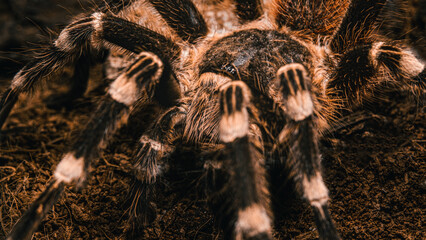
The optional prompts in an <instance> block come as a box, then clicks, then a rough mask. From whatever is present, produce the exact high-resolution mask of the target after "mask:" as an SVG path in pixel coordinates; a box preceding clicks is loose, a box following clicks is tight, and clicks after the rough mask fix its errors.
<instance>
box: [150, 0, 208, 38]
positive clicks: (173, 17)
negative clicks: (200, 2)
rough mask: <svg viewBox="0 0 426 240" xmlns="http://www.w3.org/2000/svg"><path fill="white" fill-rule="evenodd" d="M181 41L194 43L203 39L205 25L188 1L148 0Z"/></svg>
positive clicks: (205, 29)
mask: <svg viewBox="0 0 426 240" xmlns="http://www.w3.org/2000/svg"><path fill="white" fill-rule="evenodd" d="M149 2H150V3H151V4H152V5H153V6H154V7H155V9H156V10H157V11H158V12H159V13H160V15H161V16H162V17H163V19H164V20H166V22H167V23H168V24H169V26H170V27H171V28H172V29H174V30H175V32H176V33H177V34H178V35H179V36H180V38H181V39H183V40H185V41H188V42H190V43H194V42H195V41H196V40H197V39H199V38H202V37H205V36H206V35H207V32H208V28H207V24H206V22H205V21H204V19H203V17H202V15H201V13H200V12H199V11H198V9H197V8H196V7H195V5H194V3H193V2H192V1H190V0H149Z"/></svg>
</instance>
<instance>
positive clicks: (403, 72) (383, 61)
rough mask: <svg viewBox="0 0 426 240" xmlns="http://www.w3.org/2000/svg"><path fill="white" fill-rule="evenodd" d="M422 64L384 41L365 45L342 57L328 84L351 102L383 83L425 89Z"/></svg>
mask: <svg viewBox="0 0 426 240" xmlns="http://www.w3.org/2000/svg"><path fill="white" fill-rule="evenodd" d="M424 67H425V66H424V63H423V62H422V61H420V60H418V59H417V58H416V57H415V56H414V55H413V53H412V52H411V51H409V50H407V49H401V48H399V47H397V46H395V45H394V44H390V43H384V42H375V43H373V44H365V45H361V46H359V47H356V48H354V49H351V50H350V51H347V52H346V53H345V54H344V55H343V56H342V57H341V59H340V62H339V63H338V65H337V68H336V69H335V74H334V75H332V76H331V80H330V81H329V83H328V86H327V87H328V90H329V93H330V94H333V95H337V96H338V98H339V99H343V100H344V101H345V102H346V103H348V104H349V105H354V104H358V103H361V102H362V101H363V100H364V99H368V98H369V97H371V95H372V93H373V90H374V89H375V86H378V85H380V84H382V83H386V84H387V85H391V86H392V85H393V86H399V87H405V88H407V87H408V88H410V89H412V90H416V89H425V87H426V85H425V68H424Z"/></svg>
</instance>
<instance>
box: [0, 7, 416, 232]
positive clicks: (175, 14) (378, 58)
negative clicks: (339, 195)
mask: <svg viewBox="0 0 426 240" xmlns="http://www.w3.org/2000/svg"><path fill="white" fill-rule="evenodd" d="M384 2H385V1H359V0H354V1H352V2H351V3H350V5H349V6H348V7H347V8H346V6H342V7H341V8H340V7H338V6H336V4H338V3H342V2H341V1H302V0H300V1H284V0H277V1H274V2H273V3H274V4H271V5H270V6H272V7H271V9H269V10H266V9H265V12H266V13H268V14H263V15H262V13H263V11H264V6H263V4H262V2H261V1H258V0H251V1H239V0H236V1H234V2H233V4H234V5H235V7H234V8H232V9H233V11H234V14H235V15H236V16H237V18H238V19H239V21H240V22H241V23H242V24H241V25H240V26H239V28H238V29H234V30H232V31H231V32H228V33H225V34H215V33H214V32H212V33H211V32H209V24H207V23H206V21H205V19H204V17H203V14H205V13H202V11H201V12H200V11H199V10H198V8H197V7H196V5H195V4H194V3H193V2H192V1H189V0H179V1H171V0H170V1H169V0H167V1H156V0H150V1H136V2H135V3H134V4H136V5H134V8H130V9H133V10H134V9H138V10H140V11H141V12H142V13H141V12H139V13H134V15H132V16H127V18H129V20H132V21H128V20H125V19H123V18H122V17H119V16H116V15H114V14H110V13H105V12H102V11H99V12H95V13H93V14H91V15H90V16H87V17H83V18H80V19H77V20H75V21H73V22H72V23H71V24H70V25H68V26H66V27H65V28H64V30H62V32H61V33H60V35H59V37H58V38H57V40H55V41H54V42H53V43H52V45H51V46H49V47H48V48H47V49H46V50H45V51H44V52H42V54H41V55H40V56H39V57H38V58H37V59H35V60H34V61H32V62H30V63H28V64H27V65H26V66H25V67H24V68H23V69H22V70H21V71H20V72H19V73H18V74H17V75H16V76H15V78H14V80H13V81H12V84H11V86H10V87H9V88H8V89H6V91H5V92H4V94H3V96H2V99H1V102H0V126H1V125H3V123H4V120H5V119H6V117H7V115H8V114H9V112H10V110H11V109H12V107H13V105H14V103H15V102H16V101H17V97H18V95H19V94H20V93H21V92H25V91H28V90H30V89H31V88H32V86H33V85H34V83H35V82H37V81H38V80H39V79H41V78H43V77H46V76H48V75H49V73H50V72H52V71H53V72H56V71H60V70H61V68H63V67H64V66H66V65H68V64H72V65H74V66H75V75H76V76H79V77H81V79H83V80H82V81H83V84H82V85H84V84H87V76H85V75H87V73H86V71H81V70H80V69H86V68H87V66H86V65H85V63H86V61H84V59H85V58H86V57H87V56H86V55H87V54H88V53H89V52H90V53H91V54H96V53H97V52H101V51H102V50H105V49H112V50H117V49H118V50H119V52H120V51H121V52H122V53H124V54H129V55H131V56H132V57H131V58H130V60H131V61H130V63H129V64H128V65H127V66H126V67H125V68H124V69H123V71H121V72H120V73H119V74H117V75H116V76H115V77H114V79H113V81H112V82H111V84H110V85H109V88H108V90H107V93H106V95H105V96H104V98H103V99H102V101H101V102H100V104H99V106H98V108H97V110H96V111H95V112H94V113H93V116H92V118H91V119H90V121H88V123H87V124H86V127H85V129H84V130H83V131H82V132H81V133H80V134H78V136H77V137H76V140H75V141H74V143H73V144H72V145H71V147H70V149H69V151H68V152H67V153H64V156H63V158H62V160H61V161H60V162H59V164H58V165H57V167H56V170H55V172H54V174H53V177H52V180H51V182H50V183H49V184H48V186H47V188H46V190H45V191H44V192H43V193H42V194H41V195H40V197H39V198H38V199H37V200H36V201H35V202H34V203H33V204H32V205H31V207H30V209H29V210H28V211H27V212H26V213H25V214H24V216H23V217H22V218H21V219H20V220H19V221H18V223H17V224H16V225H15V227H14V228H13V230H12V232H11V233H10V235H9V237H8V238H7V239H8V240H12V239H30V238H31V235H32V232H33V231H35V230H36V229H37V226H38V225H39V224H40V221H41V220H42V219H43V217H44V216H45V215H46V214H47V213H48V211H49V210H50V208H51V207H52V206H53V204H55V202H56V201H57V199H58V198H59V196H60V195H61V193H62V192H63V190H64V187H65V186H66V185H68V184H75V185H76V186H77V187H81V186H83V183H84V182H85V181H86V180H87V177H88V175H89V168H90V166H91V165H92V161H93V160H95V159H96V157H95V156H96V154H97V152H98V150H99V149H100V148H103V147H105V145H106V143H107V141H108V139H109V138H111V136H112V135H113V133H114V132H116V130H117V129H118V128H119V127H120V126H122V125H123V124H126V122H127V119H128V118H129V115H130V114H131V112H132V110H133V108H135V107H136V106H142V108H144V107H146V106H147V105H150V104H154V105H157V106H158V108H159V110H158V112H156V114H155V115H153V116H151V117H149V119H148V121H149V122H151V124H150V126H149V127H148V128H147V129H146V130H145V131H144V132H143V133H141V137H140V141H139V142H140V144H139V147H138V149H137V151H136V154H135V156H134V157H133V174H134V178H135V181H136V182H137V183H136V184H135V190H134V191H133V199H134V201H133V202H132V206H131V207H130V210H129V213H130V218H131V219H132V221H134V222H135V223H137V224H136V225H137V226H144V225H145V224H149V223H150V222H152V221H153V219H155V212H156V211H155V207H154V205H155V204H154V203H155V202H156V199H155V194H153V193H154V192H155V188H156V185H157V183H158V178H161V177H163V176H164V174H165V172H167V171H170V170H171V169H170V166H171V165H172V164H170V162H172V161H173V160H174V159H173V158H171V157H170V156H173V153H175V152H176V150H177V148H180V147H182V146H184V147H185V148H188V149H191V150H193V151H194V152H197V153H199V152H201V153H202V154H201V155H202V157H200V161H201V163H199V165H202V166H203V170H204V171H205V172H206V174H205V179H204V180H205V181H206V183H207V191H206V192H207V195H208V199H209V203H210V205H211V206H212V208H213V209H214V214H215V215H216V218H217V220H218V222H219V224H220V226H221V227H222V229H223V230H224V233H225V238H227V239H238V240H240V239H272V238H273V237H272V235H273V230H272V229H273V226H272V225H273V212H272V210H271V207H270V195H271V194H273V193H269V184H268V181H267V179H268V172H267V169H269V170H270V169H271V168H279V169H274V170H278V171H280V170H281V169H284V168H288V169H289V172H290V173H289V174H288V175H289V178H290V179H291V180H292V181H293V183H294V185H295V189H296V191H297V192H298V194H299V195H300V196H301V197H302V198H303V199H305V200H306V201H307V202H308V203H309V204H310V206H311V208H312V211H313V213H314V218H315V223H316V226H317V229H318V232H319V236H320V239H340V237H339V234H338V233H337V230H336V228H335V226H334V223H333V221H332V219H331V216H330V213H329V210H328V200H329V196H328V190H327V187H326V186H325V183H324V181H323V178H322V174H321V157H320V156H321V155H320V151H319V144H318V142H319V138H320V137H321V135H322V134H323V132H326V131H327V128H328V127H329V125H331V124H333V121H335V118H336V117H337V116H338V115H339V111H340V110H342V109H343V108H345V109H349V110H350V109H351V108H352V107H353V106H358V105H360V104H361V103H362V101H365V99H369V98H370V97H371V95H372V91H370V90H371V89H373V88H374V87H376V86H380V84H383V83H384V82H390V83H392V84H394V85H397V86H403V87H409V88H412V89H424V63H423V62H422V61H421V60H419V59H418V58H416V56H415V55H414V54H413V53H412V52H411V51H410V50H409V49H407V48H406V47H404V46H392V43H389V42H384V41H379V40H380V39H379V38H377V37H376V36H375V35H373V34H372V32H374V30H375V24H376V20H377V16H378V14H379V12H380V9H381V7H382V5H383V3H384ZM342 9H344V10H345V12H344V13H345V14H344V15H343V14H341V16H340V17H339V14H338V12H339V11H340V10H342ZM131 11H132V10H130V12H131ZM123 12H124V13H125V12H126V10H123ZM136 12H138V11H136ZM150 12H154V14H153V16H152V17H149V18H148V20H145V21H138V19H139V18H143V16H145V13H146V14H147V15H150V14H152V13H150ZM124 13H122V16H124V15H125V14H124ZM302 13H303V14H306V18H302V19H300V18H299V17H300V16H298V14H302ZM316 15H318V16H322V17H323V19H321V21H318V22H317V21H315V18H313V16H316ZM160 16H161V18H160ZM261 16H262V17H261ZM150 19H156V20H158V22H159V23H156V24H152V23H150V22H149V21H150ZM161 24H167V26H168V27H169V28H170V29H169V28H166V27H164V28H165V29H166V30H164V29H163V28H161ZM313 39H318V40H313ZM324 39H325V40H324ZM86 53H87V54H86ZM112 55H113V54H112ZM85 73H86V74H85ZM82 75H84V76H82ZM414 79H416V81H413V80H414ZM75 81H76V82H78V81H81V80H79V78H78V77H76V78H75ZM84 81H86V83H84ZM80 83H81V82H80ZM84 89H85V88H84V87H83V88H82V89H80V90H83V91H84Z"/></svg>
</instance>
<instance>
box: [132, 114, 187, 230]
mask: <svg viewBox="0 0 426 240" xmlns="http://www.w3.org/2000/svg"><path fill="white" fill-rule="evenodd" d="M185 114H186V111H185V109H183V108H182V107H180V106H175V107H172V108H170V109H169V110H167V111H166V112H165V113H163V114H162V115H161V116H160V117H159V118H158V119H157V121H156V122H155V123H154V124H153V125H152V126H151V127H150V128H149V129H151V130H149V131H148V132H146V133H144V135H142V137H141V138H140V146H139V149H138V152H137V154H136V156H135V157H134V164H133V167H134V175H135V184H134V188H133V189H132V190H133V191H132V195H133V196H132V198H133V201H132V205H131V207H130V211H129V213H130V220H131V224H133V226H135V227H136V228H137V227H140V226H144V225H147V224H149V223H150V222H152V221H153V220H154V219H155V216H156V212H155V207H154V206H153V203H154V200H155V189H156V182H157V178H160V177H161V176H163V174H164V173H165V172H166V171H167V170H168V168H169V167H168V164H167V162H166V159H167V156H169V155H170V154H171V153H172V152H173V151H174V147H173V146H172V141H173V140H174V139H175V138H176V137H179V136H177V135H179V134H178V132H177V131H176V129H175V127H176V126H177V125H179V124H181V123H182V120H183V119H184V117H185ZM133 228H134V227H133ZM131 230H132V231H133V230H135V229H131Z"/></svg>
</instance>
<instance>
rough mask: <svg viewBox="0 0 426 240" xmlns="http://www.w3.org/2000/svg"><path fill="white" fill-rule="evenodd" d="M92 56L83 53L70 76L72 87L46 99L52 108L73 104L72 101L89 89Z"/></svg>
mask: <svg viewBox="0 0 426 240" xmlns="http://www.w3.org/2000/svg"><path fill="white" fill-rule="evenodd" d="M90 63H91V61H90V56H87V55H85V54H84V55H81V56H80V57H79V58H78V59H77V60H76V63H75V66H74V72H73V75H72V76H71V78H70V85H71V86H70V88H69V89H68V90H67V91H66V92H65V93H54V94H52V95H50V96H49V97H48V98H47V99H45V101H46V103H47V106H48V107H50V108H58V109H59V108H61V107H62V106H67V107H68V106H71V105H72V102H73V101H74V100H75V99H77V98H79V97H81V96H83V94H84V93H85V92H86V90H87V85H88V82H89V73H90Z"/></svg>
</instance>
